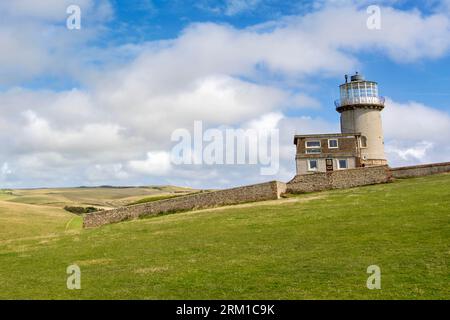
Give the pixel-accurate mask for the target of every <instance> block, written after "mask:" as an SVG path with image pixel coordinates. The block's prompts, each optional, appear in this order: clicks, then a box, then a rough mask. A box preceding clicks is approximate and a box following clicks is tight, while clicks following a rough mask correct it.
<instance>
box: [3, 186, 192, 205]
mask: <svg viewBox="0 0 450 320" xmlns="http://www.w3.org/2000/svg"><path fill="white" fill-rule="evenodd" d="M192 191H193V190H192V189H189V188H180V187H173V186H164V187H136V188H61V189H21V190H8V191H7V193H12V196H11V195H10V196H9V197H8V201H9V202H17V203H23V204H35V205H46V206H52V207H58V208H63V207H64V206H66V205H68V206H98V207H104V208H112V207H118V206H123V205H126V204H128V203H130V202H135V201H139V200H141V199H142V198H143V197H154V196H171V195H179V194H183V193H185V192H192ZM3 193H4V196H5V193H6V192H3ZM1 199H2V198H1V191H0V200H1Z"/></svg>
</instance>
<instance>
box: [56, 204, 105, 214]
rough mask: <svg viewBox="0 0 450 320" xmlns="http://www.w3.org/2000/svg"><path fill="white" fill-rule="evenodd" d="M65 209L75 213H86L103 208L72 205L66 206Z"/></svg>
mask: <svg viewBox="0 0 450 320" xmlns="http://www.w3.org/2000/svg"><path fill="white" fill-rule="evenodd" d="M64 210H66V211H69V212H72V213H75V214H80V215H81V214H85V213H92V212H97V211H103V209H99V208H95V207H70V206H65V207H64Z"/></svg>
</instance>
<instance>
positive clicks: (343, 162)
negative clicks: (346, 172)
mask: <svg viewBox="0 0 450 320" xmlns="http://www.w3.org/2000/svg"><path fill="white" fill-rule="evenodd" d="M337 162H338V169H348V163H347V159H339V160H338V161H337Z"/></svg>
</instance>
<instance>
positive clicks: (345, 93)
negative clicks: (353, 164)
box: [335, 72, 387, 166]
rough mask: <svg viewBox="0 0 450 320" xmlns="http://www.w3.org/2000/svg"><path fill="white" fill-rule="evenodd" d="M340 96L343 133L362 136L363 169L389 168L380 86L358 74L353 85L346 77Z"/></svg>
mask: <svg viewBox="0 0 450 320" xmlns="http://www.w3.org/2000/svg"><path fill="white" fill-rule="evenodd" d="M340 96H341V98H340V100H337V101H336V102H335V105H336V111H337V112H339V113H340V114H341V132H342V133H351V134H358V133H360V134H361V137H360V140H359V144H360V146H359V147H360V152H361V155H360V165H361V166H375V165H386V164H387V161H386V157H385V154H384V138H383V128H382V124H381V111H382V110H383V109H384V101H385V100H384V98H383V97H380V96H379V95H378V84H377V83H376V82H373V81H366V80H364V77H363V76H362V75H360V74H358V72H357V73H356V74H355V75H354V76H352V77H351V79H350V82H348V76H345V83H344V84H342V85H341V86H340Z"/></svg>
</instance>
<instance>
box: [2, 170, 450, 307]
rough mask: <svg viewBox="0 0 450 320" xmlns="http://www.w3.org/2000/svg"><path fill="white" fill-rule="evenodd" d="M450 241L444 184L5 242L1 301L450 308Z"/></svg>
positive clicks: (412, 183) (359, 191) (418, 182)
mask: <svg viewBox="0 0 450 320" xmlns="http://www.w3.org/2000/svg"><path fill="white" fill-rule="evenodd" d="M308 199H309V200H308ZM61 222H65V220H64V221H61ZM2 223H3V221H2ZM53 231H54V230H52V231H51V232H53ZM449 243H450V175H438V176H432V177H426V178H418V179H408V180H402V181H398V182H396V183H393V184H388V185H377V186H369V187H362V188H356V189H350V190H339V191H337V190H336V191H330V192H322V193H318V194H311V195H302V196H298V197H296V198H290V199H286V200H281V201H278V202H267V203H260V204H256V205H243V206H240V207H239V206H238V207H231V208H226V209H215V210H204V211H199V212H193V213H182V214H176V215H169V216H162V217H156V218H151V219H146V220H139V221H132V222H126V223H121V224H116V225H110V226H105V227H103V228H99V229H91V230H79V231H73V230H72V231H70V232H61V233H59V235H58V236H54V237H52V238H49V239H47V240H46V241H42V240H41V239H17V240H14V241H7V242H5V241H3V242H2V241H0V284H1V290H0V298H61V299H66V298H100V299H109V298H119V299H123V298H148V299H156V298H160V299H165V298H169V299H171V298H182V299H183V298H198V299H207V298H212V299H218V298H231V299H233V298H245V299H252V298H254V299H284V298H285V299H324V298H331V299H333V298H358V299H384V298H413V299H421V298H446V299H450V290H449V286H448V281H449V276H450V271H449V266H448V264H449V262H450V249H449ZM72 263H77V264H78V265H79V266H80V267H81V270H82V290H79V291H70V290H67V289H66V287H65V283H66V274H65V270H66V267H67V266H68V265H69V264H72ZM372 264H376V265H379V266H380V267H381V271H382V290H374V291H370V290H368V289H367V288H366V287H365V283H366V279H367V276H368V275H367V274H366V268H367V267H368V266H369V265H372Z"/></svg>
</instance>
